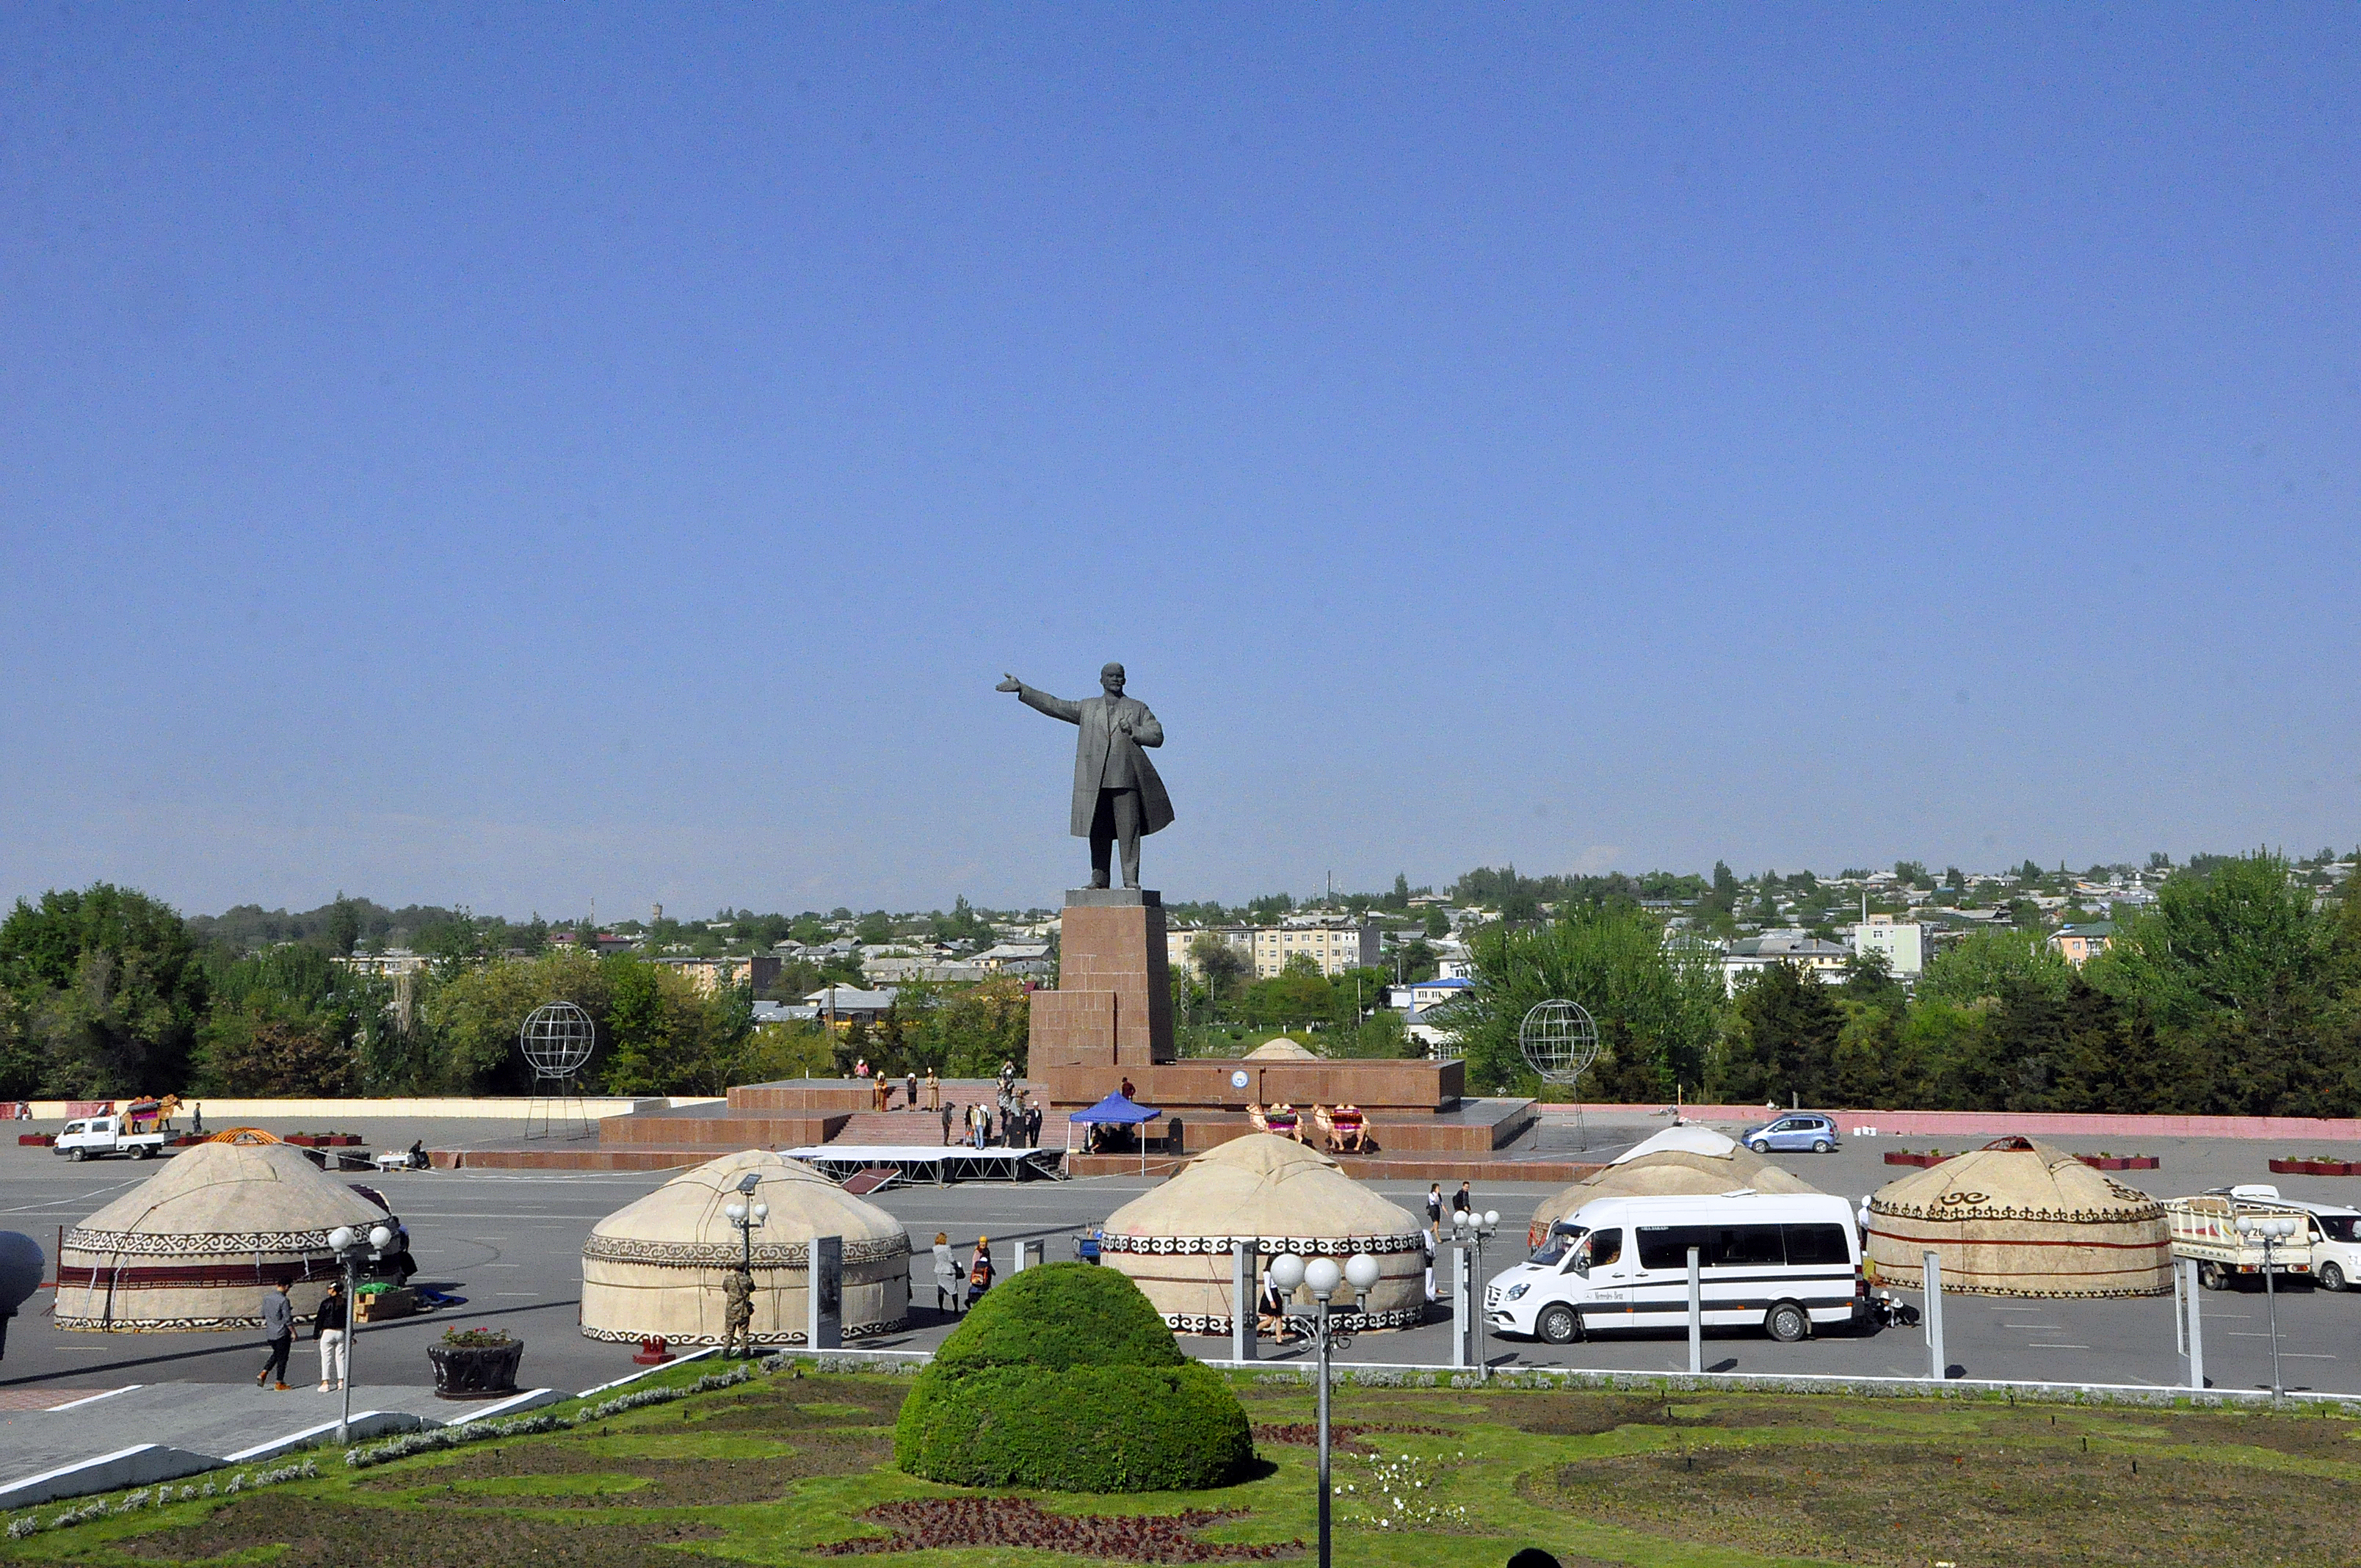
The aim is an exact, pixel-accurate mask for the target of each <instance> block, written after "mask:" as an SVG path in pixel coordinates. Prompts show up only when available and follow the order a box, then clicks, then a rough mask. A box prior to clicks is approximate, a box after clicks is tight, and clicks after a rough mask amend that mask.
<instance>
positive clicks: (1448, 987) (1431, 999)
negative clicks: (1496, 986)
mask: <svg viewBox="0 0 2361 1568" xmlns="http://www.w3.org/2000/svg"><path fill="white" fill-rule="evenodd" d="M1475 989H1476V982H1475V981H1472V980H1460V979H1452V980H1444V979H1442V978H1441V977H1437V978H1436V979H1433V980H1422V981H1413V982H1412V983H1411V984H1409V985H1389V986H1388V987H1386V1005H1387V1006H1389V1007H1390V1008H1392V1009H1393V1010H1394V1011H1395V1012H1397V1013H1400V1014H1402V1015H1403V1016H1404V1017H1406V1018H1409V1019H1411V1020H1412V1021H1413V1022H1414V1021H1416V1020H1417V1019H1418V1018H1419V1017H1420V1016H1422V1014H1426V1013H1429V1012H1431V1011H1433V1009H1435V1008H1437V1007H1441V1006H1443V1005H1444V1004H1445V1003H1453V1002H1456V1001H1458V1000H1459V999H1460V998H1461V997H1463V996H1465V995H1466V994H1467V993H1468V992H1471V991H1473V990H1475Z"/></svg>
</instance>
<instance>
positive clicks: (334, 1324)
mask: <svg viewBox="0 0 2361 1568" xmlns="http://www.w3.org/2000/svg"><path fill="white" fill-rule="evenodd" d="M294 1283H295V1282H294V1281H293V1280H291V1279H282V1280H280V1282H279V1283H278V1284H277V1285H276V1286H274V1287H273V1288H271V1289H270V1290H269V1291H267V1292H266V1293H265V1294H264V1296H263V1298H262V1337H263V1339H264V1340H265V1341H266V1342H267V1343H266V1345H265V1348H266V1349H268V1350H269V1353H270V1359H269V1360H268V1361H266V1362H264V1363H263V1364H262V1371H261V1372H260V1374H259V1375H258V1376H256V1378H255V1379H254V1386H255V1387H258V1388H275V1389H277V1390H278V1391H279V1392H280V1393H282V1394H283V1393H285V1392H287V1357H288V1355H289V1354H291V1352H292V1351H293V1350H294V1348H295V1303H294V1302H293V1301H292V1300H291V1299H289V1298H288V1292H289V1291H290V1290H291V1289H292V1288H294ZM351 1321H352V1316H351V1311H350V1305H349V1303H347V1302H346V1299H345V1282H344V1281H343V1280H341V1279H331V1280H329V1281H328V1293H327V1295H326V1296H325V1297H324V1298H322V1299H321V1301H320V1307H319V1310H317V1311H316V1312H314V1313H313V1315H312V1337H313V1338H314V1339H316V1340H318V1341H319V1342H320V1392H321V1393H323V1394H332V1393H335V1391H336V1390H337V1389H339V1388H342V1387H344V1386H345V1372H346V1368H347V1367H348V1366H349V1365H351V1350H350V1344H351V1333H352V1330H351V1327H350V1324H351Z"/></svg>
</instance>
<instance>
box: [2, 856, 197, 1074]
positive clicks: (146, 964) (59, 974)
mask: <svg viewBox="0 0 2361 1568" xmlns="http://www.w3.org/2000/svg"><path fill="white" fill-rule="evenodd" d="M206 1003H207V996H206V992H205V972H204V969H203V965H202V964H201V963H200V962H199V961H198V959H197V953H196V948H195V944H194V943H193V942H192V940H191V939H190V937H189V933H188V930H187V927H185V926H184V925H183V924H182V923H181V916H179V915H178V914H177V913H176V912H174V911H173V910H172V909H171V908H170V906H169V905H164V904H162V903H159V902H158V901H157V900H155V899H152V898H149V897H148V896H147V895H146V894H140V893H136V892H133V891H132V890H130V889H128V888H118V887H115V886H113V885H111V884H109V883H94V884H93V885H92V886H91V887H89V888H87V889H84V890H82V891H80V892H72V891H64V892H60V891H57V890H52V891H50V892H49V893H45V894H42V895H41V901H40V903H39V904H38V905H33V904H27V903H26V902H25V901H24V900H22V899H19V900H17V902H16V908H15V909H14V910H13V911H11V912H10V914H9V916H8V917H7V918H6V919H5V921H0V1074H5V1083H0V1093H7V1094H11V1095H15V1096H17V1097H19V1098H22V1097H27V1096H30V1095H35V1094H39V1095H44V1096H56V1097H59V1098H66V1099H83V1098H94V1097H99V1096H108V1097H113V1096H120V1095H126V1094H137V1093H161V1092H163V1091H167V1090H172V1089H179V1088H183V1087H185V1086H186V1085H187V1082H188V1070H189V1057H190V1051H191V1048H192V1046H193V1045H194V1043H195V1038H196V1029H197V1025H198V1024H199V1022H200V1021H201V1020H202V1019H203V1014H204V1011H205V1007H206Z"/></svg>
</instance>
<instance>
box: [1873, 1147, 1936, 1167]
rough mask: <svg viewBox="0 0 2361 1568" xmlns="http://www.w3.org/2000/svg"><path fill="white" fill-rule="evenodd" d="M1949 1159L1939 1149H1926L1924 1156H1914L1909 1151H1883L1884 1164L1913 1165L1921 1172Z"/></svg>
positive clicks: (1914, 1154)
mask: <svg viewBox="0 0 2361 1568" xmlns="http://www.w3.org/2000/svg"><path fill="white" fill-rule="evenodd" d="M1949 1158H1950V1156H1949V1155H1947V1154H1945V1153H1943V1152H1942V1151H1941V1150H1940V1149H1928V1150H1927V1152H1926V1153H1925V1154H1916V1153H1913V1152H1912V1151H1911V1150H1909V1149H1888V1150H1886V1151H1885V1163H1886V1164H1888V1165H1915V1166H1916V1167H1917V1168H1919V1169H1921V1170H1924V1169H1926V1168H1927V1167H1928V1166H1930V1165H1940V1164H1942V1163H1943V1162H1944V1161H1945V1160H1947V1159H1949Z"/></svg>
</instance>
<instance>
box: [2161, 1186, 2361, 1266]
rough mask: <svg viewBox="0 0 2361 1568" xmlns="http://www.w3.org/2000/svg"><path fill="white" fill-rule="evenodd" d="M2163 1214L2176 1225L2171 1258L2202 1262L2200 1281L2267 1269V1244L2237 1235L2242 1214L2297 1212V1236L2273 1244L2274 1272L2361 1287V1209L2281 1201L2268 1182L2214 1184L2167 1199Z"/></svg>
mask: <svg viewBox="0 0 2361 1568" xmlns="http://www.w3.org/2000/svg"><path fill="white" fill-rule="evenodd" d="M2164 1212H2165V1218H2166V1219H2167V1221H2168V1222H2169V1223H2170V1225H2171V1227H2172V1255H2173V1256H2175V1257H2177V1258H2178V1257H2193V1258H2195V1259H2197V1282H2198V1283H2199V1284H2200V1285H2202V1286H2203V1287H2204V1288H2206V1289H2208V1290H2226V1289H2228V1288H2230V1286H2231V1285H2232V1284H2233V1283H2234V1282H2235V1279H2236V1277H2238V1276H2239V1275H2242V1274H2245V1275H2258V1274H2260V1273H2262V1271H2263V1256H2264V1253H2263V1245H2262V1243H2261V1242H2259V1241H2257V1240H2256V1239H2255V1238H2254V1237H2252V1236H2247V1235H2243V1234H2239V1231H2238V1228H2237V1222H2238V1216H2239V1215H2241V1214H2281V1215H2290V1216H2293V1217H2295V1218H2296V1219H2297V1220H2298V1221H2299V1227H2298V1229H2297V1231H2296V1234H2294V1235H2293V1236H2290V1237H2289V1238H2288V1239H2287V1240H2286V1241H2284V1242H2280V1243H2279V1244H2277V1245H2274V1246H2273V1247H2272V1248H2271V1249H2270V1261H2271V1266H2272V1271H2273V1272H2274V1273H2278V1274H2289V1275H2302V1274H2309V1275H2311V1276H2312V1279H2313V1280H2314V1282H2316V1283H2317V1284H2318V1285H2319V1286H2320V1287H2321V1288H2323V1289H2324V1290H2344V1289H2348V1288H2352V1287H2353V1286H2356V1285H2361V1212H2356V1211H2355V1210H2353V1209H2349V1208H2347V1207H2345V1205H2344V1204H2342V1203H2306V1202H2303V1201H2300V1200H2298V1199H2293V1198H2282V1197H2280V1196H2279V1189H2278V1188H2276V1187H2273V1186H2270V1185H2268V1184H2266V1183H2262V1182H2255V1183H2250V1184H2245V1185H2241V1186H2236V1187H2209V1188H2207V1189H2206V1190H2204V1191H2203V1192H2202V1193H2200V1194H2198V1195H2197V1196H2195V1197H2193V1198H2168V1199H2166V1200H2165V1202H2164Z"/></svg>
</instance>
